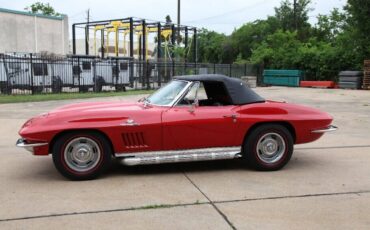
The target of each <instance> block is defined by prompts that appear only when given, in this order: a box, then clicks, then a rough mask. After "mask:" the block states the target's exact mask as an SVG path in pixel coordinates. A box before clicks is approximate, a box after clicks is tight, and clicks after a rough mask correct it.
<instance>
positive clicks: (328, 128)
mask: <svg viewBox="0 0 370 230" xmlns="http://www.w3.org/2000/svg"><path fill="white" fill-rule="evenodd" d="M337 129H338V127H336V126H334V125H329V126H328V127H327V128H325V129H315V130H312V131H311V132H312V133H327V132H334V131H336V130H337Z"/></svg>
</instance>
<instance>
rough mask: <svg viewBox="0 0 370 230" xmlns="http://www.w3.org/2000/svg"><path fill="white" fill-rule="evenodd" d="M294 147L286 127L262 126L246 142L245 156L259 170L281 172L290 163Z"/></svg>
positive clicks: (276, 125)
mask: <svg viewBox="0 0 370 230" xmlns="http://www.w3.org/2000/svg"><path fill="white" fill-rule="evenodd" d="M293 145H294V142H293V137H292V134H291V133H290V132H289V130H288V129H287V128H285V127H284V126H282V125H278V124H266V125H261V126H259V127H257V128H256V129H254V130H253V131H252V132H251V133H250V135H249V136H248V137H247V138H246V140H245V141H244V146H243V156H244V159H245V160H246V161H247V163H248V164H249V165H250V166H252V167H253V168H255V169H257V170H262V171H273V170H279V169H281V168H283V167H284V166H285V165H286V164H287V163H288V162H289V160H290V158H291V156H292V154H293Z"/></svg>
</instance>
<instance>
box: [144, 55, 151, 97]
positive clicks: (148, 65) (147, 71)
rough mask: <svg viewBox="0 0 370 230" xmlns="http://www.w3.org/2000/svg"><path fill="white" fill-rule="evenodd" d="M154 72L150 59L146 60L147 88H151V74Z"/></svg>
mask: <svg viewBox="0 0 370 230" xmlns="http://www.w3.org/2000/svg"><path fill="white" fill-rule="evenodd" d="M151 73H152V68H151V65H150V63H149V60H146V78H145V80H146V89H147V90H150V75H151Z"/></svg>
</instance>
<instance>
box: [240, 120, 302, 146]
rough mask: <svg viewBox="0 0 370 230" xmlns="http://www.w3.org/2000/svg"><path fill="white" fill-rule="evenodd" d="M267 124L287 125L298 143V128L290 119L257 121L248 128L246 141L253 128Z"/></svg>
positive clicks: (294, 141) (294, 140)
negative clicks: (296, 128)
mask: <svg viewBox="0 0 370 230" xmlns="http://www.w3.org/2000/svg"><path fill="white" fill-rule="evenodd" d="M266 124H277V125H281V126H283V127H285V128H286V129H288V131H289V132H290V133H291V134H292V137H293V143H296V139H297V136H296V130H295V128H294V126H293V125H292V124H291V123H289V122H288V121H262V122H258V123H255V124H254V125H252V126H251V127H250V128H249V129H248V130H247V132H246V134H245V136H244V141H245V140H246V139H247V138H248V137H249V135H250V134H251V133H252V131H253V130H255V129H256V128H257V127H259V126H261V125H266ZM244 141H243V143H244Z"/></svg>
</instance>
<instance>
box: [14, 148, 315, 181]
mask: <svg viewBox="0 0 370 230" xmlns="http://www.w3.org/2000/svg"><path fill="white" fill-rule="evenodd" d="M312 151H314V150H312ZM304 154H305V155H306V157H303V156H300V155H301V153H300V151H296V152H295V154H293V157H292V159H291V160H290V162H289V163H288V164H287V165H286V166H285V167H284V168H283V169H281V170H298V171H302V170H307V168H311V167H313V165H315V164H317V163H319V162H316V161H317V158H314V157H307V155H310V153H309V152H307V151H305V153H304ZM32 164H34V165H33V167H32V170H28V169H27V168H24V169H22V170H21V172H18V174H17V175H16V176H15V175H14V176H15V177H17V178H13V179H21V178H22V179H23V180H24V179H27V178H29V179H31V178H32V180H38V181H43V180H44V181H64V180H67V179H65V178H64V177H63V176H62V175H60V174H59V173H58V171H57V170H56V169H55V167H54V165H53V162H52V159H51V157H50V158H49V159H47V158H44V159H38V160H37V161H33V162H32ZM35 164H36V165H35ZM240 170H243V171H246V172H248V171H249V172H254V171H255V170H254V169H253V168H251V167H249V166H248V165H247V164H246V162H244V161H243V160H241V159H234V160H217V161H200V162H188V163H174V164H158V165H139V166H125V165H122V164H121V163H120V162H119V160H113V161H112V165H111V167H110V168H109V169H108V170H107V171H106V172H105V173H104V174H103V175H101V176H100V177H99V179H109V178H110V177H112V176H124V175H129V176H130V175H132V176H133V175H142V176H145V175H161V174H182V173H184V172H186V173H203V172H228V171H240ZM19 177H21V178H19Z"/></svg>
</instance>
